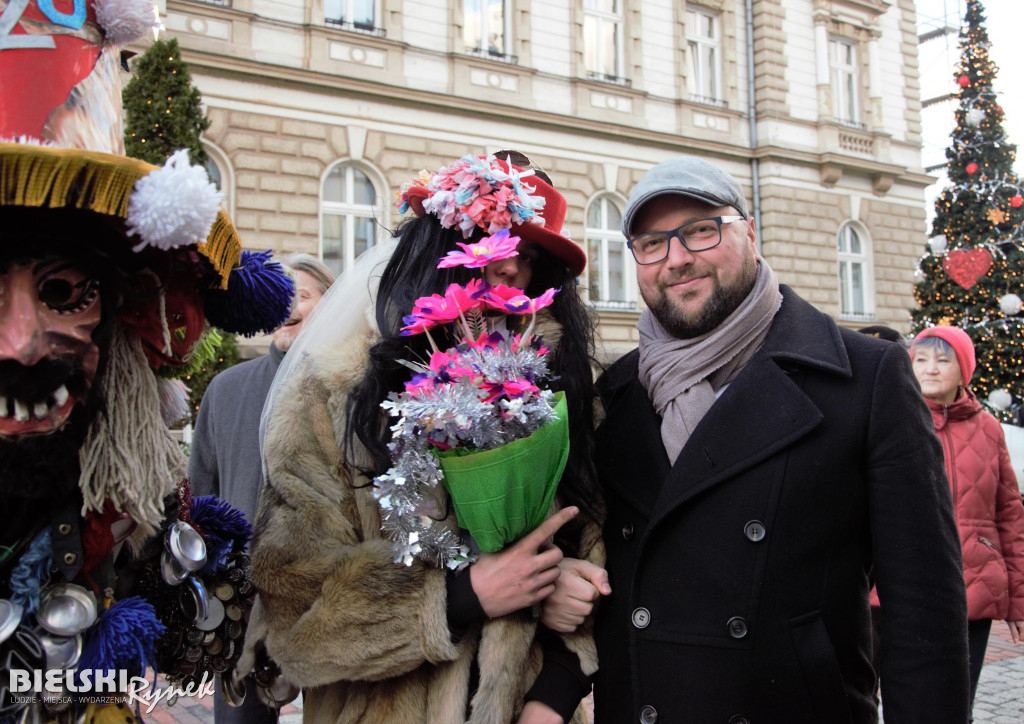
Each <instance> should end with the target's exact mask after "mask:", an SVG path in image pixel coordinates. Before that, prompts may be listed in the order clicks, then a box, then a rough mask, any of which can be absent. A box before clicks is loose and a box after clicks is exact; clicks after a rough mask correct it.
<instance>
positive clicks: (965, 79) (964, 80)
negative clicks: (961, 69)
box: [956, 75, 971, 88]
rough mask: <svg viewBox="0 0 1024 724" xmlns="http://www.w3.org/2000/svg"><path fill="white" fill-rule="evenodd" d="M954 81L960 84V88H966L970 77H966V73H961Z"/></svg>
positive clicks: (969, 82)
mask: <svg viewBox="0 0 1024 724" xmlns="http://www.w3.org/2000/svg"><path fill="white" fill-rule="evenodd" d="M956 82H957V83H959V84H960V87H961V88H966V87H967V86H969V85H970V84H971V79H970V78H968V77H967V76H966V75H962V76H960V77H959V78H957V79H956Z"/></svg>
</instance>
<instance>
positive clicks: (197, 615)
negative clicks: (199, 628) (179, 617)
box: [178, 576, 210, 623]
mask: <svg viewBox="0 0 1024 724" xmlns="http://www.w3.org/2000/svg"><path fill="white" fill-rule="evenodd" d="M178 603H179V604H180V605H181V610H182V612H183V613H184V614H185V616H187V617H189V618H191V619H192V620H193V622H195V623H199V622H200V621H205V620H206V619H207V618H208V616H209V612H210V608H209V603H210V595H209V594H208V593H207V592H206V586H204V585H203V583H202V581H199V580H198V579H196V577H195V576H189V577H188V579H187V580H186V581H185V585H184V586H182V589H181V597H180V598H179V599H178Z"/></svg>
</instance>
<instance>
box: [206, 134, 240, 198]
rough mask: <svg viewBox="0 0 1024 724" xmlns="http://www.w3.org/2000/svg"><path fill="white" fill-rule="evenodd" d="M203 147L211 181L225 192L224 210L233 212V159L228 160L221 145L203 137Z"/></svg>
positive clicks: (207, 171)
mask: <svg viewBox="0 0 1024 724" xmlns="http://www.w3.org/2000/svg"><path fill="white" fill-rule="evenodd" d="M203 149H204V150H205V151H206V163H205V164H203V168H205V169H206V173H207V175H208V176H209V177H210V181H212V182H213V185H214V186H216V187H217V190H218V191H220V192H221V193H223V194H224V201H223V207H224V210H225V211H227V212H228V214H233V213H234V210H235V198H234V191H235V190H234V185H235V184H234V180H235V177H234V173H233V171H232V169H231V161H230V160H228V156H227V154H226V153H224V151H222V150H221V148H220V147H219V146H216V145H214V144H213V143H210V142H209V141H207V140H206V139H203Z"/></svg>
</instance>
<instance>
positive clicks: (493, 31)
mask: <svg viewBox="0 0 1024 724" xmlns="http://www.w3.org/2000/svg"><path fill="white" fill-rule="evenodd" d="M462 13H463V14H462V41H463V44H464V45H465V48H466V51H467V52H470V53H480V54H484V55H496V56H501V57H504V56H506V55H508V54H509V50H508V33H507V27H506V23H507V19H506V16H505V0H463V3H462Z"/></svg>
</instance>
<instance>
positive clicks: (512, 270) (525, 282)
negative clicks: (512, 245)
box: [484, 241, 540, 289]
mask: <svg viewBox="0 0 1024 724" xmlns="http://www.w3.org/2000/svg"><path fill="white" fill-rule="evenodd" d="M516 250H517V251H518V252H519V256H513V257H510V258H508V259H502V260H501V261H492V262H491V263H490V264H488V265H487V266H486V268H485V269H484V279H485V280H486V281H487V283H488V284H490V285H491V286H498V285H499V284H504V285H505V286H507V287H516V288H517V289H526V287H528V286H529V285H530V280H531V279H532V278H533V265H534V263H535V262H536V261H537V258H538V257H539V255H540V252H539V250H538V249H537V246H536V244H534V243H533V242H530V241H521V242H519V246H517V247H516Z"/></svg>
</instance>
